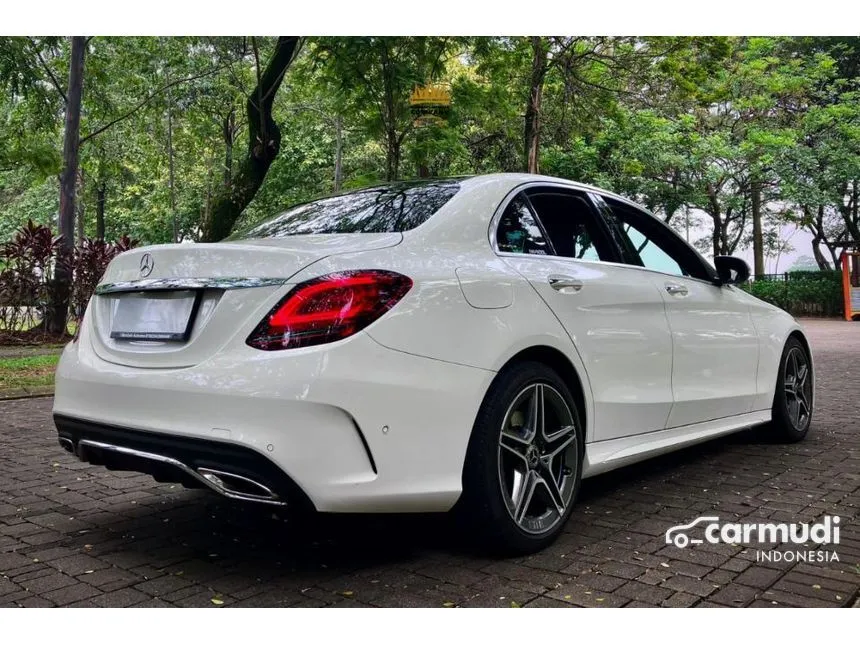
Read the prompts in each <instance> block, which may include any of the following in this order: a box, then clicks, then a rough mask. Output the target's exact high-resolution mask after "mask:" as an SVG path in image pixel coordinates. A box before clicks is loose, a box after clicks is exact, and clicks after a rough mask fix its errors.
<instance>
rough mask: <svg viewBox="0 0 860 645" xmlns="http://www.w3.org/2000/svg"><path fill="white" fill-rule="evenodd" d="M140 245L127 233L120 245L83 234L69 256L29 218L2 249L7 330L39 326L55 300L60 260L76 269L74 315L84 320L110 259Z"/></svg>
mask: <svg viewBox="0 0 860 645" xmlns="http://www.w3.org/2000/svg"><path fill="white" fill-rule="evenodd" d="M138 243H139V242H138V240H132V239H131V238H129V237H128V236H122V237H121V238H120V239H119V240H118V241H117V242H115V243H109V242H105V241H103V240H94V239H91V238H84V239H83V240H81V243H80V244H79V245H78V246H77V247H76V249H75V252H74V255H73V256H72V257H71V258H69V259H66V258H63V257H62V254H61V247H60V243H59V238H58V237H56V236H54V235H53V233H52V232H51V229H50V228H48V227H47V226H44V225H42V224H34V223H33V222H32V220H31V221H29V222H27V224H26V225H25V226H23V227H21V228H20V229H19V230H18V231H17V232H16V233H15V235H14V236H13V238H12V239H11V240H10V241H8V242H6V243H5V244H4V245H3V247H2V249H0V267H2V268H0V327H2V332H3V333H4V334H6V335H8V334H10V333H12V334H14V333H22V332H23V333H26V332H30V331H31V330H33V329H34V328H37V327H38V326H39V323H40V322H41V321H42V320H43V319H44V312H45V309H46V308H47V307H48V306H49V304H50V303H51V302H52V298H53V293H52V290H53V276H54V270H55V268H56V267H57V265H58V263H61V262H65V263H66V264H67V265H68V266H69V269H70V270H71V271H72V275H73V282H72V303H73V312H72V317H76V318H79V317H80V316H82V315H83V312H84V309H85V308H86V304H87V302H89V299H90V298H91V297H92V295H93V291H94V290H95V288H96V285H97V284H98V283H99V280H100V279H101V277H102V275H103V274H104V271H105V269H106V268H107V265H108V264H109V263H110V261H111V260H112V259H113V258H114V257H116V256H117V255H119V254H120V253H122V252H123V251H127V250H129V249H132V248H134V247H135V246H137V245H138Z"/></svg>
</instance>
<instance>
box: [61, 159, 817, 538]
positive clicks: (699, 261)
mask: <svg viewBox="0 0 860 645" xmlns="http://www.w3.org/2000/svg"><path fill="white" fill-rule="evenodd" d="M714 265H715V267H716V268H714V266H712V265H711V264H709V263H708V262H707V261H706V260H705V259H703V258H702V257H701V256H700V255H699V254H698V253H697V252H696V251H695V250H694V249H693V248H692V247H691V246H689V245H688V244H687V243H686V242H684V241H683V239H681V238H680V237H679V236H678V235H677V234H675V233H674V232H673V231H672V230H671V229H670V228H669V227H667V226H666V225H665V224H664V223H663V222H662V221H660V220H659V219H657V218H655V217H654V216H652V215H651V214H649V213H648V212H647V211H645V210H643V209H642V208H641V207H639V206H637V205H636V204H634V203H632V202H630V201H628V200H627V199H623V198H621V197H618V196H616V195H613V194H610V193H608V192H606V191H603V190H600V189H597V188H593V187H591V186H585V185H581V184H576V183H572V182H569V181H565V180H560V179H554V178H550V177H541V176H536V175H518V174H499V175H489V176H482V177H472V178H460V179H438V180H429V181H424V182H412V183H398V184H390V185H383V186H379V187H374V188H368V189H364V190H359V191H355V192H351V193H346V194H342V195H338V196H334V197H329V198H326V199H321V200H318V201H313V202H309V203H306V204H302V205H299V206H296V207H294V208H292V209H290V210H288V211H286V212H285V213H283V214H281V215H278V216H276V217H273V218H271V219H269V220H267V221H264V222H263V223H260V224H257V225H255V226H252V227H250V228H247V229H245V230H243V231H241V232H239V233H236V234H234V235H233V236H232V237H231V238H229V239H228V240H226V241H224V242H221V243H217V244H193V245H185V244H183V245H161V246H151V247H147V248H140V249H135V250H132V251H128V252H126V253H123V254H122V255H120V256H118V257H117V258H116V259H114V260H113V262H111V264H110V266H109V267H108V269H107V272H106V273H105V276H104V278H103V281H102V282H101V284H99V286H98V288H97V290H96V294H95V296H94V297H93V298H92V300H91V302H90V304H89V307H88V309H87V311H86V315H85V316H84V319H83V322H82V324H81V326H80V330H79V337H78V338H77V339H76V340H75V341H73V342H72V343H70V344H69V345H68V346H67V347H66V349H65V351H64V353H63V356H62V360H61V361H60V364H59V367H58V370H57V379H56V383H57V385H56V398H55V402H54V419H55V422H56V426H57V429H58V432H59V441H60V444H61V445H62V446H63V447H64V448H65V449H66V450H68V451H70V452H73V453H74V454H76V455H77V456H78V457H79V458H80V459H83V460H85V461H88V462H91V463H93V464H100V465H104V466H106V467H107V468H110V469H122V470H135V471H140V472H145V473H150V474H152V475H153V476H154V477H155V478H156V479H157V480H159V481H171V482H181V483H183V484H185V485H188V486H192V487H193V486H197V487H207V488H209V489H212V490H214V491H217V492H218V493H220V494H222V495H225V496H227V497H230V498H234V499H238V500H246V501H253V502H258V503H265V504H275V505H288V506H290V507H303V506H306V507H309V508H310V509H315V510H317V511H321V512H335V513H336V512H350V513H355V512H415V511H422V512H425V511H447V510H451V509H454V510H455V511H457V512H458V517H459V518H460V519H461V520H462V521H463V522H464V523H467V525H468V526H469V533H470V535H477V536H480V537H481V539H482V540H483V541H484V544H486V545H487V546H488V547H492V548H494V549H496V550H503V551H506V552H509V553H510V552H518V553H525V552H531V551H534V550H537V549H540V548H541V547H544V546H546V545H547V544H549V543H550V542H551V541H552V540H553V539H554V538H555V537H556V536H557V535H558V534H559V533H560V532H561V530H562V529H563V526H564V523H565V520H566V519H567V518H568V516H569V514H570V512H571V508H572V504H573V502H574V500H575V498H576V495H577V490H578V488H579V485H580V481H581V480H582V478H583V477H590V476H592V475H596V474H598V473H602V472H604V471H607V470H610V469H613V468H618V467H619V466H624V465H626V464H630V463H632V462H635V461H639V460H641V459H645V458H647V457H651V456H654V455H658V454H661V453H665V452H668V451H671V450H675V449H677V448H680V447H682V446H687V445H690V444H693V443H696V442H700V441H704V440H707V439H710V438H712V437H717V436H719V435H723V434H726V433H730V432H734V431H738V430H741V429H744V428H748V427H751V426H755V425H762V424H767V432H770V433H772V435H773V437H774V438H778V439H782V440H786V441H797V440H800V439H802V438H803V437H804V435H805V434H806V433H807V430H808V428H809V425H810V421H811V417H812V409H813V394H814V384H813V362H812V356H811V353H810V350H809V345H808V343H807V340H806V338H805V336H804V333H803V331H802V329H801V328H800V326H799V325H798V324H797V322H796V321H795V320H794V319H793V318H792V317H791V316H790V315H788V314H787V313H785V312H783V311H782V310H780V309H778V308H776V307H773V306H771V305H769V304H765V303H764V302H762V301H760V300H758V299H756V298H754V297H752V296H750V295H748V294H747V293H746V292H744V291H743V290H741V289H740V288H739V287H738V286H737V284H738V283H740V282H743V281H744V280H746V279H747V278H748V275H749V269H748V267H747V265H746V264H745V263H744V262H743V261H742V260H739V259H736V258H732V257H717V258H715V260H714Z"/></svg>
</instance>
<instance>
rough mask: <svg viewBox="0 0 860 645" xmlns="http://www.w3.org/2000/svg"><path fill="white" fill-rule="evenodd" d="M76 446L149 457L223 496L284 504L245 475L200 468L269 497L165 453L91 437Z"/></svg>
mask: <svg viewBox="0 0 860 645" xmlns="http://www.w3.org/2000/svg"><path fill="white" fill-rule="evenodd" d="M78 446H83V447H84V448H86V447H87V446H89V447H91V448H96V449H98V450H111V451H113V452H118V453H121V454H124V455H130V456H132V457H138V458H139V459H149V460H150V461H157V462H160V463H162V464H167V465H168V466H173V467H174V468H178V469H179V470H181V471H182V472H184V473H185V474H187V475H189V476H191V477H193V478H194V479H196V480H197V481H199V482H201V483H202V484H204V485H205V486H206V488H209V489H211V490H213V491H215V492H216V493H219V494H220V495H223V496H224V497H230V498H232V499H238V500H242V501H244V502H259V503H261V504H273V505H275V506H286V502H284V501H282V500H281V499H279V498H278V496H277V495H276V494H275V493H274V492H272V491H271V490H269V488H267V487H266V486H263V485H262V484H261V483H259V482H255V481H254V480H252V479H248V478H247V477H242V476H241V475H235V474H232V473H227V472H223V471H216V470H212V469H201V470H205V471H207V472H208V473H219V474H222V475H225V476H229V477H234V478H237V479H240V480H243V481H246V482H249V483H251V484H253V485H254V486H256V487H258V488H260V489H262V490H263V491H268V493H269V494H270V495H271V497H264V496H263V495H253V494H250V493H240V492H234V491H231V490H229V489H228V488H227V487H225V486H221V485H218V483H216V482H215V481H212V480H210V479H209V478H207V477H206V476H205V475H203V474H201V473H198V472H197V471H196V470H194V469H193V468H191V467H189V466H186V465H185V464H183V463H182V462H181V461H179V460H178V459H174V458H173V457H167V456H165V455H159V454H156V453H154V452H144V451H143V450H136V449H134V448H127V447H125V446H116V445H114V444H110V443H103V442H101V441H93V440H92V439H81V440H79V441H78ZM78 458H81V455H78Z"/></svg>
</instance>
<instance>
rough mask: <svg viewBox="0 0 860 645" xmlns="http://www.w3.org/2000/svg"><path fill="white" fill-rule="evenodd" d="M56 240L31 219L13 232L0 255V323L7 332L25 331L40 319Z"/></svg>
mask: <svg viewBox="0 0 860 645" xmlns="http://www.w3.org/2000/svg"><path fill="white" fill-rule="evenodd" d="M59 248H60V240H59V238H57V237H54V236H53V235H52V234H51V229H49V228H48V227H47V226H43V225H41V224H34V223H33V222H32V220H30V221H28V222H27V224H26V225H25V226H23V227H21V228H20V229H18V230H17V231H16V232H15V235H14V237H13V238H12V239H11V240H10V241H9V242H6V243H5V244H4V245H3V247H2V256H0V266H2V270H0V311H1V312H2V315H1V316H0V323H2V325H3V328H4V329H5V330H7V331H17V330H23V329H29V328H30V327H33V326H35V325H36V324H38V322H39V321H40V320H41V319H42V317H43V315H44V312H45V309H46V307H47V305H48V302H49V297H50V293H49V286H48V285H49V284H50V280H51V278H52V275H53V270H54V266H55V261H56V257H57V253H58V251H59Z"/></svg>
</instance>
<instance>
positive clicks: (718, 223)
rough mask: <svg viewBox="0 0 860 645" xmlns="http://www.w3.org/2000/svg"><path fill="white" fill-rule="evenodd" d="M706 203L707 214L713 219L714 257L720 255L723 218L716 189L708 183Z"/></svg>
mask: <svg viewBox="0 0 860 645" xmlns="http://www.w3.org/2000/svg"><path fill="white" fill-rule="evenodd" d="M708 203H709V204H710V206H711V208H710V212H708V215H710V216H711V219H712V220H713V221H714V233H713V249H714V257H717V256H718V255H722V253H720V250H721V249H722V244H721V243H722V238H723V219H722V214H721V212H720V201H719V200H718V199H717V192H716V189H715V188H714V187H713V186H712V185H710V184H709V185H708Z"/></svg>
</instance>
